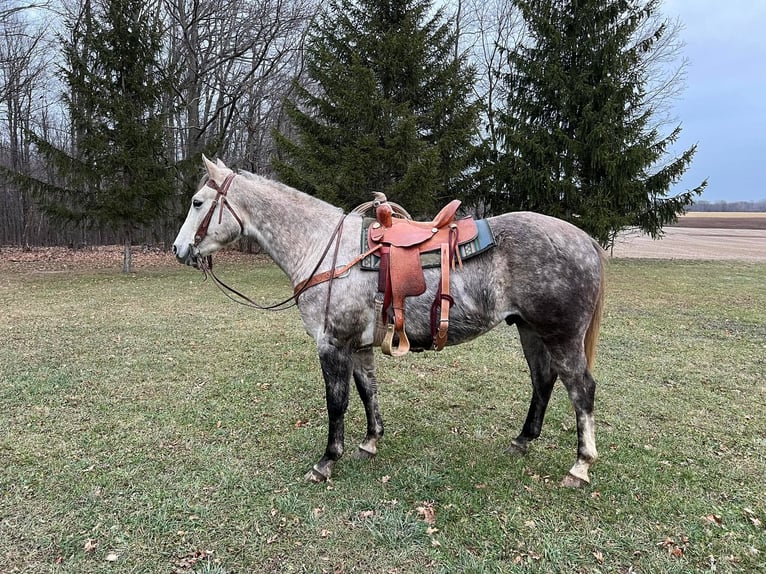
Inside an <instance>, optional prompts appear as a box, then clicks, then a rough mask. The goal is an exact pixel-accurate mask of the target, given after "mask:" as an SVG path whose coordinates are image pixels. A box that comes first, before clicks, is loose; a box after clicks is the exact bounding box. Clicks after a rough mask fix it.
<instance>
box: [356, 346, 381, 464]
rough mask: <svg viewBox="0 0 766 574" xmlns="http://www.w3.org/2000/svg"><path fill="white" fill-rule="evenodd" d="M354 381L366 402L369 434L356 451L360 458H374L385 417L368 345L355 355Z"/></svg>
mask: <svg viewBox="0 0 766 574" xmlns="http://www.w3.org/2000/svg"><path fill="white" fill-rule="evenodd" d="M353 368H354V382H355V383H356V390H357V391H358V392H359V396H360V397H361V399H362V403H363V404H364V412H365V415H366V416H367V434H366V435H365V437H364V441H362V444H360V445H359V449H358V450H357V452H356V456H357V457H358V458H372V457H373V456H375V454H377V452H378V446H377V445H378V441H379V440H380V438H381V437H382V436H383V417H381V416H380V410H379V409H378V384H377V381H376V380H375V355H374V354H373V351H372V348H371V347H367V348H365V349H361V350H359V351H357V352H356V353H354V355H353Z"/></svg>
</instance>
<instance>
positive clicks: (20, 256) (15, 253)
mask: <svg viewBox="0 0 766 574" xmlns="http://www.w3.org/2000/svg"><path fill="white" fill-rule="evenodd" d="M122 251H123V248H122V246H121V245H103V246H97V247H95V246H94V247H86V248H82V249H70V248H67V247H31V248H21V247H2V248H0V272H16V273H62V272H67V271H80V270H107V271H108V270H111V271H115V272H121V271H122ZM132 259H133V271H135V272H140V271H142V270H146V269H161V268H166V267H172V266H174V265H178V263H176V260H175V257H174V256H173V254H172V253H170V252H168V251H165V250H163V249H161V248H158V247H136V248H134V249H133V250H132ZM264 259H265V256H263V255H253V254H249V253H242V252H239V251H234V250H224V251H221V252H219V253H217V254H216V256H215V260H216V263H220V262H237V261H263V260H264Z"/></svg>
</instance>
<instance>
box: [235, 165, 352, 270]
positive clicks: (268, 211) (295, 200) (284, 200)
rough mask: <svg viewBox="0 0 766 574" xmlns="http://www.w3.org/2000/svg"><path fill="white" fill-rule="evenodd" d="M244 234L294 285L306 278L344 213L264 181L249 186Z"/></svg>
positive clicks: (250, 182)
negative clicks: (257, 245)
mask: <svg viewBox="0 0 766 574" xmlns="http://www.w3.org/2000/svg"><path fill="white" fill-rule="evenodd" d="M248 187H249V191H247V192H246V193H245V194H243V195H244V196H245V197H246V199H244V200H243V201H244V202H246V205H245V211H246V214H247V215H246V218H247V222H246V224H245V235H247V236H249V237H252V238H253V239H255V240H256V241H257V242H258V244H259V245H260V246H261V248H262V249H263V250H264V251H265V252H266V253H267V254H268V255H269V256H270V257H271V258H272V259H273V260H274V262H275V263H276V264H277V265H279V267H280V268H281V269H282V270H283V271H284V272H285V273H286V274H287V276H288V277H289V278H290V280H291V281H292V282H293V284H296V283H298V282H299V281H302V280H304V279H306V278H307V277H308V275H309V274H310V273H311V271H312V270H313V269H314V267H315V266H316V264H317V262H318V259H319V257H320V256H321V254H322V252H323V251H324V249H325V247H326V246H327V244H328V243H329V242H330V240H331V238H332V235H333V231H334V230H335V228H336V227H337V225H338V223H339V222H340V220H341V217H342V216H343V212H342V211H341V210H340V209H339V208H337V207H334V206H332V205H330V204H328V203H325V202H323V201H320V200H318V199H316V198H313V197H311V196H308V195H306V194H304V193H301V192H299V191H296V190H293V189H290V188H287V187H285V186H282V185H279V184H277V183H275V182H271V181H268V180H266V179H253V180H251V181H249V183H248Z"/></svg>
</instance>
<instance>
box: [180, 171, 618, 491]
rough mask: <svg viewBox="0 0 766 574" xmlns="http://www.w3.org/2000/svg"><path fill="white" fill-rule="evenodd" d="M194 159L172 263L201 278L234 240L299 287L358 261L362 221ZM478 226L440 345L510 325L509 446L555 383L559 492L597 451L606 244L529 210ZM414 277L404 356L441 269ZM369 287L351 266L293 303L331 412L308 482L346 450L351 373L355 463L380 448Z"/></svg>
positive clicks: (521, 440) (423, 325) (370, 276)
mask: <svg viewBox="0 0 766 574" xmlns="http://www.w3.org/2000/svg"><path fill="white" fill-rule="evenodd" d="M203 161H204V165H205V170H206V174H205V175H204V176H203V178H202V180H201V183H200V187H199V188H198V190H197V192H196V193H195V194H194V196H193V198H192V201H191V207H190V208H189V212H188V215H187V217H186V220H185V221H184V223H183V225H182V226H181V228H180V230H179V232H178V236H177V237H176V239H175V241H174V243H173V248H172V249H173V252H174V254H175V256H176V258H177V260H178V261H179V262H180V263H182V264H186V265H191V266H193V267H195V268H201V269H203V270H205V269H207V268H208V266H207V263H206V262H207V261H208V260H209V257H210V256H212V254H213V253H215V252H216V251H217V250H219V249H221V248H222V247H224V246H226V245H228V244H230V243H231V242H233V241H235V240H237V239H238V238H240V237H242V236H245V237H249V238H252V239H254V240H255V241H257V242H258V244H259V245H260V246H261V248H262V250H263V251H264V252H265V253H266V254H268V255H269V256H270V257H271V259H272V260H273V261H274V262H275V264H276V265H277V266H279V267H280V268H281V270H282V271H283V272H284V273H285V274H286V275H287V277H288V278H289V279H290V281H291V282H292V285H293V287H296V286H299V285H301V284H303V285H305V284H306V281H307V279H309V278H310V277H312V276H314V275H315V274H317V273H318V272H326V271H328V270H334V269H335V268H336V264H339V263H348V262H350V261H352V260H354V259H355V258H358V256H359V253H360V234H361V232H362V225H363V217H362V216H361V215H358V214H356V213H348V214H346V213H344V212H343V210H341V209H340V208H338V207H335V206H333V205H331V204H329V203H327V202H325V201H322V200H320V199H318V198H316V197H314V196H311V195H308V194H306V193H303V192H300V191H298V190H296V189H293V188H291V187H289V186H287V185H284V184H282V183H279V182H276V181H272V180H269V179H267V178H265V177H262V176H258V175H255V174H251V173H248V172H245V171H237V172H235V171H233V170H231V169H229V168H228V167H227V166H226V165H225V164H224V163H223V162H222V161H221V160H217V161H216V162H215V163H213V162H212V161H210V160H208V159H207V158H203ZM216 215H217V216H216ZM486 221H487V223H488V224H489V227H490V228H491V230H492V234H493V235H494V238H495V243H496V245H495V247H493V248H492V249H489V250H487V251H485V252H483V253H481V254H479V255H477V256H476V257H473V258H472V259H470V260H466V261H464V262H463V267H462V269H457V270H455V271H453V272H452V274H451V279H450V282H451V294H452V298H453V300H454V306H453V307H452V309H451V311H450V321H449V329H448V345H457V344H460V343H463V342H466V341H470V340H472V339H474V338H476V337H478V336H479V335H482V334H484V333H487V332H488V331H490V330H491V329H493V328H494V327H496V326H497V325H498V324H500V323H503V322H505V323H507V324H508V325H515V326H516V328H517V330H518V333H519V338H520V342H521V346H522V350H523V354H524V357H525V359H526V361H527V363H528V365H529V371H530V376H531V382H532V397H531V401H530V405H529V410H528V413H527V416H526V420H525V422H524V425H523V427H522V428H521V431H520V433H519V434H518V436H517V437H516V438H515V439H513V440H512V441H511V443H510V446H509V448H508V451H509V452H511V453H516V454H526V453H527V452H528V450H529V447H530V443H531V442H532V441H533V440H534V439H536V438H538V437H539V436H540V432H541V430H542V425H543V418H544V416H545V411H546V408H547V406H548V401H549V399H550V396H551V392H552V389H553V387H554V383H555V381H556V380H557V379H560V380H561V381H562V383H563V385H564V387H565V388H566V390H567V393H568V396H569V399H570V401H571V403H572V404H573V406H574V410H575V415H576V422H577V437H578V441H577V457H576V460H575V463H574V465H573V466H572V468H571V469H570V470H569V471H568V473H567V474H566V475H565V476H564V478H563V479H562V481H561V484H562V485H563V486H566V487H582V486H585V485H588V484H589V483H590V477H589V474H588V470H589V468H590V467H591V465H593V463H595V462H596V459H597V457H598V454H597V451H596V441H595V421H594V400H595V388H596V382H595V380H594V378H593V376H592V374H591V369H592V367H593V361H594V357H595V348H596V343H597V339H598V334H599V329H600V322H601V315H602V309H603V301H604V272H605V258H606V256H605V253H604V250H603V249H601V247H600V246H599V245H598V243H597V242H596V241H595V240H593V239H592V238H591V237H590V236H589V235H588V234H586V233H585V232H584V231H582V230H580V229H579V228H577V227H576V226H574V225H571V224H570V223H567V222H565V221H563V220H560V219H557V218H553V217H549V216H545V215H541V214H537V213H532V212H511V213H506V214H503V215H498V216H495V217H490V218H488V219H487V220H486ZM331 245H333V248H332V249H330V246H331ZM423 273H424V276H425V279H426V284H427V290H426V292H425V293H424V294H423V295H421V296H418V297H410V298H408V299H407V302H406V312H407V317H408V319H407V324H406V332H407V335H408V337H409V339H410V342H411V344H412V347H413V348H416V347H420V348H427V347H428V345H429V344H430V342H431V341H432V339H431V330H430V325H429V309H430V303H431V301H432V300H433V298H434V293H435V292H436V289H437V283H439V280H440V273H439V269H424V270H423ZM333 285H334V286H335V287H334V288H333ZM377 286H378V278H377V274H376V273H371V272H369V271H366V270H362V269H360V268H359V266H350V268H348V269H345V270H344V273H343V275H341V276H339V277H337V278H335V279H334V280H333V281H326V282H323V283H319V284H315V285H313V286H311V287H310V288H308V289H305V290H303V291H302V292H300V295H299V297H297V303H296V304H297V306H298V310H299V312H300V317H301V319H302V322H303V326H304V327H305V329H306V332H307V333H308V334H309V335H310V336H311V337H312V338H313V339H314V341H315V342H316V347H317V353H318V357H319V364H320V367H321V371H322V376H323V379H324V385H325V395H326V403H327V416H328V436H327V446H326V448H325V451H324V453H323V454H322V456H321V457H320V459H319V461H318V462H317V463H316V464H315V465H314V466H313V467H312V468H311V469H310V470H309V471H308V472H307V473H306V475H305V477H304V478H305V480H307V481H310V482H324V481H327V480H328V479H330V477H331V475H332V471H333V467H334V466H335V465H336V463H337V462H338V460H339V459H340V458H341V456H342V455H343V453H344V435H345V428H344V416H345V413H346V410H347V407H348V402H349V388H350V381H351V379H353V381H354V383H355V386H356V390H357V392H358V394H359V396H360V398H361V400H362V403H363V405H364V411H365V414H366V419H367V431H366V435H365V437H364V440H363V441H362V442H361V444H359V446H358V448H357V450H356V453H355V456H356V457H358V458H363V459H369V458H372V457H374V456H375V455H376V454H377V452H378V446H379V442H380V439H381V437H382V436H383V418H382V416H381V414H380V409H379V406H378V396H377V382H376V378H375V355H374V347H375V346H376V345H374V342H375V337H374V332H375V329H376V322H377V317H376V312H375V309H374V305H373V299H374V296H375V293H376V291H377Z"/></svg>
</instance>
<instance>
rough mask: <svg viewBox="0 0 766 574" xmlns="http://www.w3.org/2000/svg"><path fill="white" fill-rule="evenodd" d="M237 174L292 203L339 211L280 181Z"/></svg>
mask: <svg viewBox="0 0 766 574" xmlns="http://www.w3.org/2000/svg"><path fill="white" fill-rule="evenodd" d="M237 173H239V175H241V176H243V177H244V178H245V179H248V180H250V181H252V182H253V183H255V184H256V185H263V186H266V187H271V188H275V189H277V190H278V191H279V193H281V194H283V195H286V196H287V197H289V198H290V201H292V202H295V203H302V204H304V205H307V206H315V207H316V208H317V209H319V208H320V207H324V208H325V209H327V208H331V209H335V210H341V208H340V207H337V206H335V205H332V204H331V203H328V202H326V201H324V200H322V199H319V198H318V197H315V196H313V195H310V194H308V193H306V192H303V191H300V190H298V189H295V188H294V187H290V186H289V185H287V184H284V183H282V182H280V181H276V180H274V179H270V178H268V177H265V176H263V175H259V174H257V173H252V172H249V171H247V170H244V169H241V170H239V171H238V172H237Z"/></svg>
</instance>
